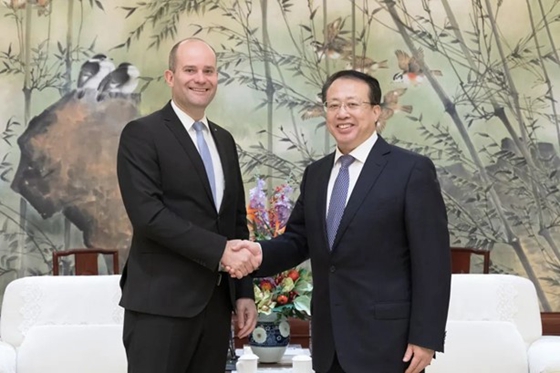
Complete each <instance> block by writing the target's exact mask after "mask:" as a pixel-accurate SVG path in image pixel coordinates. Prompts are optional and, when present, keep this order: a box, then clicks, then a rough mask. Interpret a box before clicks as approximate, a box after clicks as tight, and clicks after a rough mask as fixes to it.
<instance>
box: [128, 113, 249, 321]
mask: <svg viewBox="0 0 560 373" xmlns="http://www.w3.org/2000/svg"><path fill="white" fill-rule="evenodd" d="M209 127H210V132H211V133H212V136H213V137H214V140H215V142H216V146H217V148H218V152H219V154H220V159H221V162H222V168H223V172H224V181H225V191H224V197H223V201H222V204H221V207H220V211H219V212H218V211H216V207H215V205H214V202H213V199H212V192H211V189H210V184H209V181H208V177H207V176H206V171H205V169H204V164H203V163H202V158H201V157H200V155H199V153H198V151H197V149H196V147H195V145H194V143H193V142H192V140H191V137H190V136H189V134H188V133H187V131H186V130H185V128H184V126H183V124H182V123H181V122H180V120H179V118H178V117H177V115H176V114H175V112H174V111H173V108H172V107H171V104H170V103H168V104H167V105H166V106H165V107H164V108H163V109H161V110H159V111H156V112H154V113H153V114H151V115H148V116H146V117H143V118H140V119H137V120H134V121H132V122H130V123H128V124H127V125H126V126H125V128H124V129H123V131H122V134H121V139H120V144H119V151H118V157H117V174H118V179H119V186H120V189H121V194H122V198H123V202H124V205H125V207H126V211H127V213H128V216H129V218H130V221H131V222H132V226H133V237H132V244H131V248H130V253H129V256H128V260H127V263H126V265H125V267H124V269H123V274H122V279H121V287H122V298H121V302H120V304H121V306H123V307H124V308H126V309H129V310H133V311H138V312H144V313H151V314H157V315H164V316H175V317H192V316H195V315H197V314H198V313H199V312H201V311H202V309H203V308H204V307H205V305H206V304H207V303H208V301H209V300H210V297H211V295H212V293H213V291H214V289H215V287H216V283H217V281H218V276H219V272H218V266H219V262H220V259H221V257H222V253H223V251H224V247H225V245H226V240H227V239H233V238H247V237H248V235H249V232H248V229H247V221H246V207H245V195H244V191H243V180H242V177H241V172H240V169H239V162H238V157H237V149H236V146H235V142H234V140H233V137H232V136H231V134H230V133H229V132H227V131H226V130H225V129H223V128H221V127H219V126H217V125H216V124H214V123H212V122H209ZM223 281H229V282H230V294H231V298H232V303H233V302H234V300H235V299H237V298H242V297H243V298H254V294H253V288H252V284H251V280H250V279H249V278H245V279H243V280H240V281H234V280H231V279H229V276H224V279H223Z"/></svg>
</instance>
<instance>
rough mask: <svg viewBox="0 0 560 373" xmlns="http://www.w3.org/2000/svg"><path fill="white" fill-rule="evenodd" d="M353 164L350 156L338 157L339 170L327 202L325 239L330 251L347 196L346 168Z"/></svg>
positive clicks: (352, 158)
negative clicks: (327, 241)
mask: <svg viewBox="0 0 560 373" xmlns="http://www.w3.org/2000/svg"><path fill="white" fill-rule="evenodd" d="M352 162H354V157H352V156H351V155H343V156H341V157H340V170H339V171H338V175H337V176H336V180H335V181H334V186H333V190H332V193H331V199H330V202H329V211H328V212H327V238H328V240H329V248H330V249H331V250H332V247H333V244H334V238H335V237H336V232H337V231H338V226H339V224H340V220H341V219H342V214H343V213H344V208H345V207H346V197H347V196H348V184H349V183H350V175H349V173H348V167H349V166H350V165H351V164H352Z"/></svg>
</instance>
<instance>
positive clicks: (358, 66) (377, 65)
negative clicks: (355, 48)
mask: <svg viewBox="0 0 560 373" xmlns="http://www.w3.org/2000/svg"><path fill="white" fill-rule="evenodd" d="M344 59H345V60H347V61H348V63H347V64H346V67H345V69H346V70H356V71H359V72H362V73H364V74H372V73H374V72H375V71H376V70H378V69H387V68H388V67H389V64H388V63H387V60H384V61H380V62H377V61H374V60H372V59H371V58H369V57H364V56H356V57H355V61H356V62H355V65H352V56H351V55H350V56H347V57H345V58H344Z"/></svg>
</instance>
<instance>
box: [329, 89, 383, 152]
mask: <svg viewBox="0 0 560 373" xmlns="http://www.w3.org/2000/svg"><path fill="white" fill-rule="evenodd" d="M369 93H370V92H369V86H368V85H367V83H366V82H364V81H361V80H359V79H353V78H350V79H348V78H339V79H336V80H335V81H334V82H333V83H332V84H331V86H330V87H329V89H328V90H327V94H326V100H325V101H326V102H328V103H329V106H330V105H332V104H333V103H335V104H336V103H338V104H339V105H334V106H335V107H336V106H340V107H339V108H338V110H327V128H328V130H329V132H330V133H331V135H332V136H333V137H334V138H335V140H336V144H337V146H338V148H339V149H340V151H341V152H342V153H343V154H348V153H350V152H351V151H352V150H354V149H356V148H357V147H358V146H359V145H361V144H362V143H363V142H364V141H366V140H367V139H368V138H369V137H370V136H371V135H372V134H373V132H374V131H375V126H376V125H375V123H376V122H377V120H378V119H379V115H380V114H381V108H380V107H379V105H369V102H370V99H369V97H370V94H369ZM349 102H350V103H362V104H361V105H357V106H356V107H354V108H350V109H348V106H352V105H348V103H349Z"/></svg>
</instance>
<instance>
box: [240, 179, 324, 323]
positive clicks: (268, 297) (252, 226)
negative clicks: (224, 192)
mask: <svg viewBox="0 0 560 373" xmlns="http://www.w3.org/2000/svg"><path fill="white" fill-rule="evenodd" d="M256 184H257V185H256V186H255V187H254V188H252V189H251V190H250V191H249V206H248V208H247V219H248V225H249V230H250V232H251V239H252V240H267V239H270V238H273V237H276V236H278V235H280V234H282V233H284V230H285V229H286V223H287V222H288V218H289V216H290V213H291V211H292V208H293V206H294V203H293V200H292V198H291V197H292V193H293V188H292V187H290V186H289V185H288V184H282V185H280V186H278V187H276V188H275V189H274V192H273V194H272V196H270V198H268V197H267V194H266V191H265V189H264V186H265V181H264V180H263V179H260V178H258V179H257V183H256ZM267 206H270V207H267ZM253 286H254V291H255V303H256V305H257V311H258V312H259V314H264V315H270V314H271V313H277V314H278V318H280V317H281V316H286V317H296V318H300V319H306V318H309V316H310V315H311V307H310V303H311V291H312V290H313V285H312V280H311V273H310V271H309V270H307V269H305V268H293V269H290V270H288V271H284V272H281V273H279V274H277V275H276V276H274V277H267V278H260V279H255V280H254V285H253Z"/></svg>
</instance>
